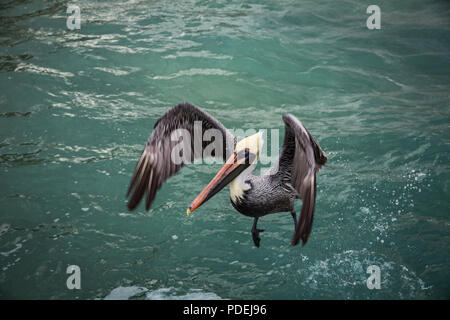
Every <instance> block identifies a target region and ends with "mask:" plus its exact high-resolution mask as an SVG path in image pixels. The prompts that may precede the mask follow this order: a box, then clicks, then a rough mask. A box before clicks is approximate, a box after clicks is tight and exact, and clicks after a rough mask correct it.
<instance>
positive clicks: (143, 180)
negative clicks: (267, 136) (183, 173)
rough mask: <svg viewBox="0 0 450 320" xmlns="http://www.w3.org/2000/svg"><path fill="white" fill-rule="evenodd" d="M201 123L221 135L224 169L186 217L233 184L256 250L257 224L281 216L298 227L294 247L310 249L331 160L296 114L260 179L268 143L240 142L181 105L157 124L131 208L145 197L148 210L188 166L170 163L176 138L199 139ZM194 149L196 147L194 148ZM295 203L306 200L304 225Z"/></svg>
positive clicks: (257, 139)
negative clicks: (323, 173) (321, 174)
mask: <svg viewBox="0 0 450 320" xmlns="http://www.w3.org/2000/svg"><path fill="white" fill-rule="evenodd" d="M196 121H201V124H202V125H201V130H202V132H201V133H202V136H203V133H204V132H205V131H206V130H208V129H217V130H219V131H220V133H221V136H222V137H223V141H219V142H221V143H219V144H218V145H220V146H222V147H223V151H224V152H220V153H221V155H219V152H218V153H217V156H221V157H222V159H223V161H225V165H224V166H223V167H222V169H220V171H219V172H218V173H217V175H216V176H215V177H214V178H213V179H212V180H211V182H210V183H209V184H208V185H207V186H206V187H205V189H204V190H203V191H202V192H201V193H200V194H199V195H198V196H197V197H196V198H195V199H194V201H192V203H191V204H190V206H189V208H188V209H187V214H188V215H189V213H191V212H192V211H194V210H196V209H197V208H198V207H200V206H201V205H202V204H203V203H205V202H206V201H207V200H209V199H211V198H212V197H213V196H214V195H215V194H216V193H217V192H219V191H220V190H221V189H223V188H224V187H225V186H226V185H228V184H229V185H230V199H231V204H232V205H233V207H234V208H235V209H236V210H237V211H239V212H240V213H242V214H244V215H246V216H249V217H252V218H254V220H253V227H252V230H251V231H252V238H253V242H254V243H255V245H256V246H257V247H259V244H260V238H259V233H260V232H262V231H264V230H261V229H258V228H257V223H258V219H259V218H260V217H262V216H264V215H267V214H271V213H277V212H290V213H291V214H292V217H293V219H294V228H295V229H294V230H295V232H294V236H293V238H292V242H291V243H292V245H294V246H295V245H297V244H298V242H299V240H300V239H301V240H302V242H303V245H304V244H306V242H307V241H308V236H309V234H310V232H311V227H312V222H313V214H314V205H315V201H316V173H317V172H318V171H319V169H320V168H321V167H322V166H323V165H324V164H325V163H326V162H327V157H326V155H325V154H324V153H323V151H322V149H321V148H320V146H319V144H318V143H317V142H316V140H315V139H314V138H313V136H312V135H311V133H310V132H309V131H308V130H307V129H306V128H305V127H304V126H303V124H302V123H301V122H300V121H299V120H298V119H297V118H296V117H295V116H293V115H291V114H285V115H283V121H284V123H285V137H284V142H283V145H282V147H281V150H280V156H279V159H278V163H277V164H275V165H274V166H273V167H272V168H271V169H270V170H269V171H268V172H267V173H266V174H264V175H261V176H255V175H253V174H252V171H253V170H254V169H255V167H256V162H257V160H258V157H259V155H260V150H261V147H262V143H263V141H262V140H263V139H262V133H261V132H260V133H257V134H255V135H252V136H249V137H247V138H245V139H243V140H241V141H239V142H236V138H235V137H234V136H233V135H232V134H231V133H230V132H229V131H228V130H227V129H226V128H225V127H224V126H223V125H222V124H221V123H220V122H219V121H218V120H216V119H215V118H214V117H212V116H211V115H209V114H208V113H207V112H205V111H203V110H202V109H200V108H198V107H196V106H194V105H192V104H190V103H187V102H184V103H180V104H178V105H176V106H175V107H173V108H172V109H170V110H169V111H168V112H167V113H166V114H164V115H163V116H162V117H161V118H160V119H159V120H158V121H157V122H156V124H155V126H154V129H153V132H152V134H151V136H150V138H149V139H148V141H147V144H146V146H145V148H144V151H143V152H142V155H141V157H140V159H139V161H138V164H137V166H136V169H135V171H134V174H133V177H132V179H131V183H130V186H129V188H128V193H127V197H129V196H130V194H131V197H130V198H129V202H128V208H129V209H130V210H133V209H135V208H136V206H137V205H138V204H139V202H140V201H141V199H142V198H143V197H144V195H146V201H145V208H146V210H149V209H150V205H151V203H152V202H153V200H154V198H155V195H156V191H157V190H158V189H159V188H160V187H161V185H162V184H163V183H164V182H165V181H166V180H167V179H168V178H169V177H171V176H172V175H174V174H175V173H176V172H178V170H180V168H181V167H182V166H183V165H184V164H185V163H187V162H189V161H184V162H182V163H178V164H175V163H173V161H171V153H172V151H173V148H174V147H175V144H176V142H174V141H172V138H171V134H172V133H173V132H174V131H175V130H177V129H184V130H187V132H189V133H190V134H191V135H194V122H196ZM201 146H202V148H203V149H204V148H206V147H207V142H204V141H203V142H202V145H201ZM192 147H193V148H194V146H193V143H192ZM200 151H201V150H200ZM214 155H216V154H215V153H214ZM227 155H229V157H227ZM202 156H203V153H202V152H197V153H195V152H194V153H193V154H192V155H191V157H190V160H191V161H192V160H194V158H195V157H202ZM188 160H189V159H188ZM296 199H302V211H301V213H300V221H299V222H297V215H296V213H295V210H294V202H295V200H296Z"/></svg>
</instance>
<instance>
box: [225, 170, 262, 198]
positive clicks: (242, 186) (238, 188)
mask: <svg viewBox="0 0 450 320" xmlns="http://www.w3.org/2000/svg"><path fill="white" fill-rule="evenodd" d="M255 168H256V163H255V164H252V165H251V166H250V167H248V168H247V169H245V170H244V171H242V173H241V174H240V175H238V176H237V177H236V178H234V179H233V180H232V181H231V182H230V198H231V201H233V202H234V203H236V202H237V201H238V200H239V199H242V197H243V196H244V192H245V191H247V190H249V189H250V188H251V185H250V184H249V183H247V182H245V181H246V180H247V179H248V177H249V176H250V174H251V173H252V172H253V170H254V169H255Z"/></svg>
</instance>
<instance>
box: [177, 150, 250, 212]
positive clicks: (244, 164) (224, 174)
mask: <svg viewBox="0 0 450 320" xmlns="http://www.w3.org/2000/svg"><path fill="white" fill-rule="evenodd" d="M252 156H253V155H252V154H251V153H249V150H248V149H246V150H245V151H244V150H242V152H239V153H238V154H236V153H234V154H233V155H232V156H231V157H230V158H228V160H227V162H226V163H225V165H224V166H223V167H222V169H220V170H219V172H218V173H217V174H216V176H215V177H214V178H213V179H212V180H211V182H210V183H209V184H208V185H207V186H206V187H205V189H203V191H202V192H200V194H199V195H198V196H197V197H196V198H195V199H194V201H192V202H191V204H190V205H189V208H188V209H187V211H186V214H187V215H189V214H190V213H191V212H193V211H194V210H195V209H197V208H198V207H200V206H201V205H202V204H203V203H205V202H206V201H208V200H209V199H211V198H212V197H213V196H214V195H215V194H216V193H217V192H219V191H220V190H222V189H223V188H224V187H225V186H226V185H227V184H229V183H230V182H231V181H233V180H234V179H235V178H236V177H237V176H238V175H240V174H241V173H242V171H244V170H245V169H247V168H248V167H249V166H250V165H251V161H250V157H252ZM252 158H253V157H252Z"/></svg>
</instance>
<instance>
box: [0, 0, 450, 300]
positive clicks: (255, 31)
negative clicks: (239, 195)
mask: <svg viewBox="0 0 450 320" xmlns="http://www.w3.org/2000/svg"><path fill="white" fill-rule="evenodd" d="M70 4H75V5H77V6H78V7H79V9H80V18H81V20H80V29H74V30H70V29H69V28H68V27H67V20H68V18H70V17H71V16H72V15H73V14H74V13H73V12H71V11H70V12H69V13H67V8H68V6H69V5H70ZM370 4H376V5H378V6H379V8H380V10H381V29H378V30H377V29H374V30H370V29H368V28H367V25H366V20H367V19H368V18H369V16H370V14H368V13H366V10H367V7H368V6H369V5H370ZM449 57H450V2H448V1H423V0H403V1H383V0H379V1H376V2H374V3H372V2H370V3H369V2H364V1H362V2H361V1H313V0H305V1H283V0H282V1H206V0H205V1H139V0H134V1H87V0H80V1H71V2H70V1H57V0H54V1H50V0H48V1H43V0H40V1H23V0H20V1H19V0H9V1H2V2H1V4H0V298H2V299H19V298H24V299H105V298H106V299H449V298H450V217H449V213H450V211H449V204H450V192H449V178H450V171H449V169H450V167H449V158H450V134H449V129H450V128H449V124H450V59H449ZM182 101H189V102H191V103H193V104H195V105H198V106H200V107H202V108H204V109H205V110H207V111H208V112H209V113H211V114H212V115H214V116H215V117H217V118H218V119H219V120H220V121H222V122H223V124H224V125H225V126H227V127H228V128H231V129H243V130H247V129H249V128H252V129H255V130H259V129H264V130H267V131H268V132H270V130H272V129H274V131H276V130H278V131H279V137H277V138H278V139H273V138H269V139H268V142H267V146H268V150H269V152H268V153H269V156H271V157H274V158H276V157H277V153H278V151H277V150H275V152H274V153H273V154H270V146H271V145H281V142H282V139H283V136H284V124H283V121H282V119H281V116H282V114H283V113H288V112H289V113H292V114H294V115H295V116H297V117H298V118H299V119H300V120H301V121H302V122H303V123H304V125H305V126H306V127H307V128H308V129H309V130H310V131H311V133H312V134H313V135H314V137H315V138H316V139H317V141H318V142H319V143H320V145H321V147H322V148H323V150H324V151H325V152H326V154H327V155H328V163H327V165H326V166H325V167H324V168H323V169H322V170H321V171H320V173H319V174H318V176H317V182H318V194H317V203H316V211H315V219H314V225H313V229H312V233H311V236H310V238H309V241H308V243H307V245H306V246H304V247H302V246H301V245H299V246H296V247H292V246H291V245H290V240H291V237H292V235H293V229H294V227H293V222H292V217H291V215H290V214H289V213H279V214H274V215H269V216H265V217H263V218H261V219H260V221H259V223H258V226H259V227H260V228H262V229H265V232H264V233H262V234H261V247H260V248H256V247H255V246H254V245H253V241H252V238H251V233H250V230H251V227H252V219H251V218H248V217H245V216H243V215H241V214H239V213H238V212H237V211H235V210H234V209H233V207H232V206H231V204H230V200H229V191H228V188H227V189H226V190H224V191H222V192H220V193H219V194H217V195H216V196H215V197H214V198H213V199H212V200H210V201H208V202H207V203H205V204H204V205H203V206H202V207H201V208H199V209H198V210H197V211H196V212H194V213H192V214H191V215H190V216H189V217H188V216H186V214H185V212H186V208H187V206H188V205H189V203H190V202H191V201H192V200H193V199H194V198H195V197H196V196H197V194H198V193H199V192H200V191H201V190H202V189H203V187H204V186H206V184H207V183H208V182H209V181H210V179H211V178H212V177H213V176H214V175H215V173H216V172H217V171H218V169H219V168H220V165H219V164H212V165H208V164H195V165H194V164H193V165H190V166H187V167H185V168H183V169H182V170H181V171H180V172H179V174H177V175H175V176H174V177H172V178H171V179H170V180H169V181H168V182H167V183H166V184H164V186H163V187H162V188H161V190H160V191H159V192H158V194H157V197H156V200H155V202H154V204H153V206H152V208H151V210H150V211H148V212H147V211H145V208H144V207H143V206H142V205H141V206H140V207H139V208H138V209H137V210H136V211H133V212H129V211H128V210H127V208H126V197H125V194H126V190H127V188H128V184H129V182H130V179H131V174H132V172H133V170H134V168H135V165H136V162H137V160H138V158H139V156H140V153H141V151H142V149H143V147H144V145H145V143H146V141H147V138H148V137H149V135H150V134H151V132H152V128H153V126H154V124H155V122H156V121H157V119H158V118H159V117H160V116H162V115H163V114H164V112H166V111H167V110H168V109H169V108H170V107H172V106H174V105H175V104H177V103H179V102H182ZM266 166H268V165H266ZM263 169H264V168H263ZM300 207H301V201H298V204H297V205H296V208H297V212H299V211H300ZM70 265H76V266H78V267H79V268H80V280H81V289H73V290H70V289H69V288H68V287H67V285H66V282H67V280H68V277H69V276H71V274H68V273H67V272H66V270H67V267H68V266H70ZM373 265H374V266H377V267H378V268H379V270H380V273H379V276H380V277H379V279H380V286H379V289H369V288H368V286H367V279H368V278H369V276H370V274H369V273H367V269H368V268H369V267H370V266H373Z"/></svg>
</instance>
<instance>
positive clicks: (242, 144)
mask: <svg viewBox="0 0 450 320" xmlns="http://www.w3.org/2000/svg"><path fill="white" fill-rule="evenodd" d="M262 146H263V136H262V131H259V132H258V133H255V134H254V135H251V136H248V137H247V138H244V139H242V140H241V141H239V142H238V143H237V144H236V147H235V148H234V152H235V153H239V152H243V151H244V150H245V149H248V151H249V152H250V154H252V155H253V159H252V162H251V163H250V164H256V162H257V161H258V159H259V154H260V152H261V149H262Z"/></svg>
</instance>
